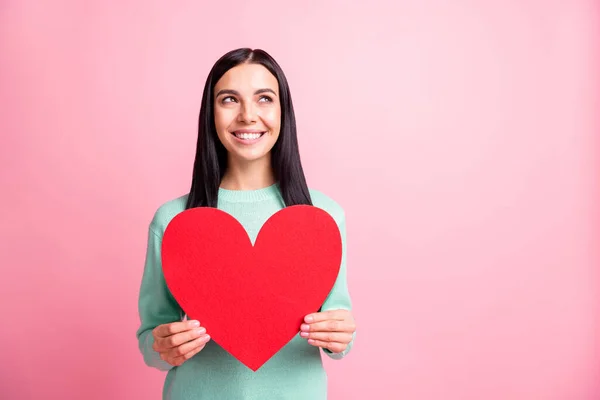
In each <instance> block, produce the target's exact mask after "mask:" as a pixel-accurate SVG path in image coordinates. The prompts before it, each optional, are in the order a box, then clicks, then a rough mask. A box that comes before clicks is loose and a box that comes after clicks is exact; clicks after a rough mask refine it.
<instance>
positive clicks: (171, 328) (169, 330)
mask: <svg viewBox="0 0 600 400" xmlns="http://www.w3.org/2000/svg"><path fill="white" fill-rule="evenodd" d="M199 327H200V322H199V321H196V320H190V321H180V322H172V323H170V324H162V325H159V326H157V327H156V328H154V336H156V337H161V338H164V337H169V336H171V335H175V334H176V333H180V332H184V331H187V330H189V329H194V328H199Z"/></svg>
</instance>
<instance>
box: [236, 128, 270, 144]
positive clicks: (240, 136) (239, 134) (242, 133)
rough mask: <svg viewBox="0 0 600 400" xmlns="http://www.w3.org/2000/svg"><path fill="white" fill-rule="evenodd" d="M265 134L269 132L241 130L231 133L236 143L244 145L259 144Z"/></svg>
mask: <svg viewBox="0 0 600 400" xmlns="http://www.w3.org/2000/svg"><path fill="white" fill-rule="evenodd" d="M265 133H267V132H266V131H259V130H246V129H240V130H237V131H233V132H231V134H232V135H233V137H235V139H236V141H237V142H238V143H242V144H254V143H256V142H258V141H259V140H260V139H261V138H262V137H263V136H264V134H265Z"/></svg>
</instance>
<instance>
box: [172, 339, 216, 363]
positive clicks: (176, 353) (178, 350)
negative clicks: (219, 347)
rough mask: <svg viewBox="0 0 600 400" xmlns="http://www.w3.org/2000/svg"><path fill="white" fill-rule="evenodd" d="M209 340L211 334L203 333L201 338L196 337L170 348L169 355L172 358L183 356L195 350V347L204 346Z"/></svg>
mask: <svg viewBox="0 0 600 400" xmlns="http://www.w3.org/2000/svg"><path fill="white" fill-rule="evenodd" d="M209 340H210V336H209V335H202V336H200V337H199V338H196V339H194V340H192V341H190V342H187V343H184V344H182V345H180V346H177V347H175V348H172V349H171V350H169V357H170V358H176V357H181V356H183V355H185V354H187V353H189V352H191V351H193V350H194V349H196V348H198V347H202V346H204V345H205V344H206V343H208V341H209Z"/></svg>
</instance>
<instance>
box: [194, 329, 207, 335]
mask: <svg viewBox="0 0 600 400" xmlns="http://www.w3.org/2000/svg"><path fill="white" fill-rule="evenodd" d="M194 332H195V333H196V335H202V334H203V333H204V332H206V329H205V328H200V329H196V330H195V331H194Z"/></svg>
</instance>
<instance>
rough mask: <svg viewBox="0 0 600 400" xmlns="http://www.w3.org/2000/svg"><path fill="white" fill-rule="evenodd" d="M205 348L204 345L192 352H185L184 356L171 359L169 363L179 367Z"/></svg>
mask: <svg viewBox="0 0 600 400" xmlns="http://www.w3.org/2000/svg"><path fill="white" fill-rule="evenodd" d="M205 346H206V343H205V344H203V345H201V346H198V347H196V348H195V349H194V350H192V351H190V352H187V353H185V354H184V355H181V356H178V357H175V358H173V359H172V361H171V364H172V365H175V366H180V365H181V364H183V363H184V362H186V361H187V360H189V359H190V358H192V357H193V356H195V355H196V354H198V353H200V351H201V350H202V349H204V347H205Z"/></svg>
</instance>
